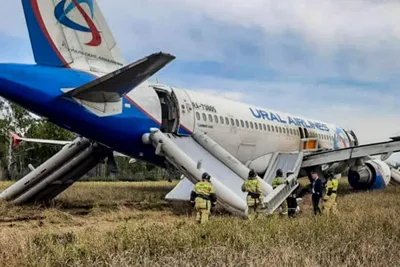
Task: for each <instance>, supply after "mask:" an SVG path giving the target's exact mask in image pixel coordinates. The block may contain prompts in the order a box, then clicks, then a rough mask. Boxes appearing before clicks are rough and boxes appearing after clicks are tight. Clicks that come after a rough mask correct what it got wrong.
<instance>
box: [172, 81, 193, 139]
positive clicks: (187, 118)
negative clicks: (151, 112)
mask: <svg viewBox="0 0 400 267" xmlns="http://www.w3.org/2000/svg"><path fill="white" fill-rule="evenodd" d="M171 89H172V97H173V98H174V100H175V101H176V102H177V104H178V105H177V106H178V109H179V124H178V129H177V131H176V133H177V134H179V135H192V133H193V132H194V127H195V123H194V120H195V119H194V113H195V112H194V109H193V104H192V101H191V100H190V97H189V95H188V94H187V93H186V91H185V90H181V89H178V88H171Z"/></svg>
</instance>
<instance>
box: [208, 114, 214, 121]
mask: <svg viewBox="0 0 400 267" xmlns="http://www.w3.org/2000/svg"><path fill="white" fill-rule="evenodd" d="M208 119H209V120H210V122H213V118H212V116H211V114H208Z"/></svg>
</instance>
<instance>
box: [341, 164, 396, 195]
mask: <svg viewBox="0 0 400 267" xmlns="http://www.w3.org/2000/svg"><path fill="white" fill-rule="evenodd" d="M390 178H391V171H390V167H389V166H388V165H387V164H386V163H385V162H383V161H381V160H376V159H374V160H369V161H366V162H365V164H364V165H363V166H358V167H357V168H356V169H353V168H351V169H350V170H349V174H348V181H349V184H350V185H351V186H352V187H353V188H354V189H357V190H363V189H364V190H367V189H383V188H385V187H386V186H387V185H388V184H389V182H390Z"/></svg>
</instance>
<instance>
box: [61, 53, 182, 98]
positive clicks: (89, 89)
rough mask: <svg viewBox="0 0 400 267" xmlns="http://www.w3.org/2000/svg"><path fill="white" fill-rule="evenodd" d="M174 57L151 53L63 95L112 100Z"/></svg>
mask: <svg viewBox="0 0 400 267" xmlns="http://www.w3.org/2000/svg"><path fill="white" fill-rule="evenodd" d="M174 59H175V57H174V56H173V55H170V54H165V53H162V52H160V53H155V54H151V55H149V56H147V57H145V58H143V59H140V60H138V61H136V62H134V63H132V64H129V65H127V66H125V67H123V68H121V69H119V70H117V71H114V72H112V73H110V74H107V75H105V76H102V77H100V78H98V79H96V80H94V81H92V82H89V83H87V84H84V85H82V86H80V87H78V88H75V89H73V90H69V91H68V92H66V93H64V95H62V96H70V97H75V98H78V99H81V100H86V101H91V102H108V101H111V102H112V101H113V100H114V101H115V100H116V99H119V98H120V97H121V96H122V95H124V94H126V93H128V92H129V91H131V90H132V89H133V88H135V87H136V86H138V85H139V84H141V83H142V82H143V81H145V80H147V79H148V78H149V77H150V76H152V75H153V74H155V73H156V72H157V71H159V70H160V69H162V68H163V67H164V66H165V65H167V64H168V63H169V62H171V61H172V60H174Z"/></svg>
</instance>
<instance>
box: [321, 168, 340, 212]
mask: <svg viewBox="0 0 400 267" xmlns="http://www.w3.org/2000/svg"><path fill="white" fill-rule="evenodd" d="M338 185H339V181H338V179H337V178H336V177H335V176H334V175H333V172H329V173H328V182H327V183H326V194H325V196H324V199H323V200H324V212H325V213H326V214H328V215H330V214H337V207H336V196H337V188H338Z"/></svg>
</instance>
